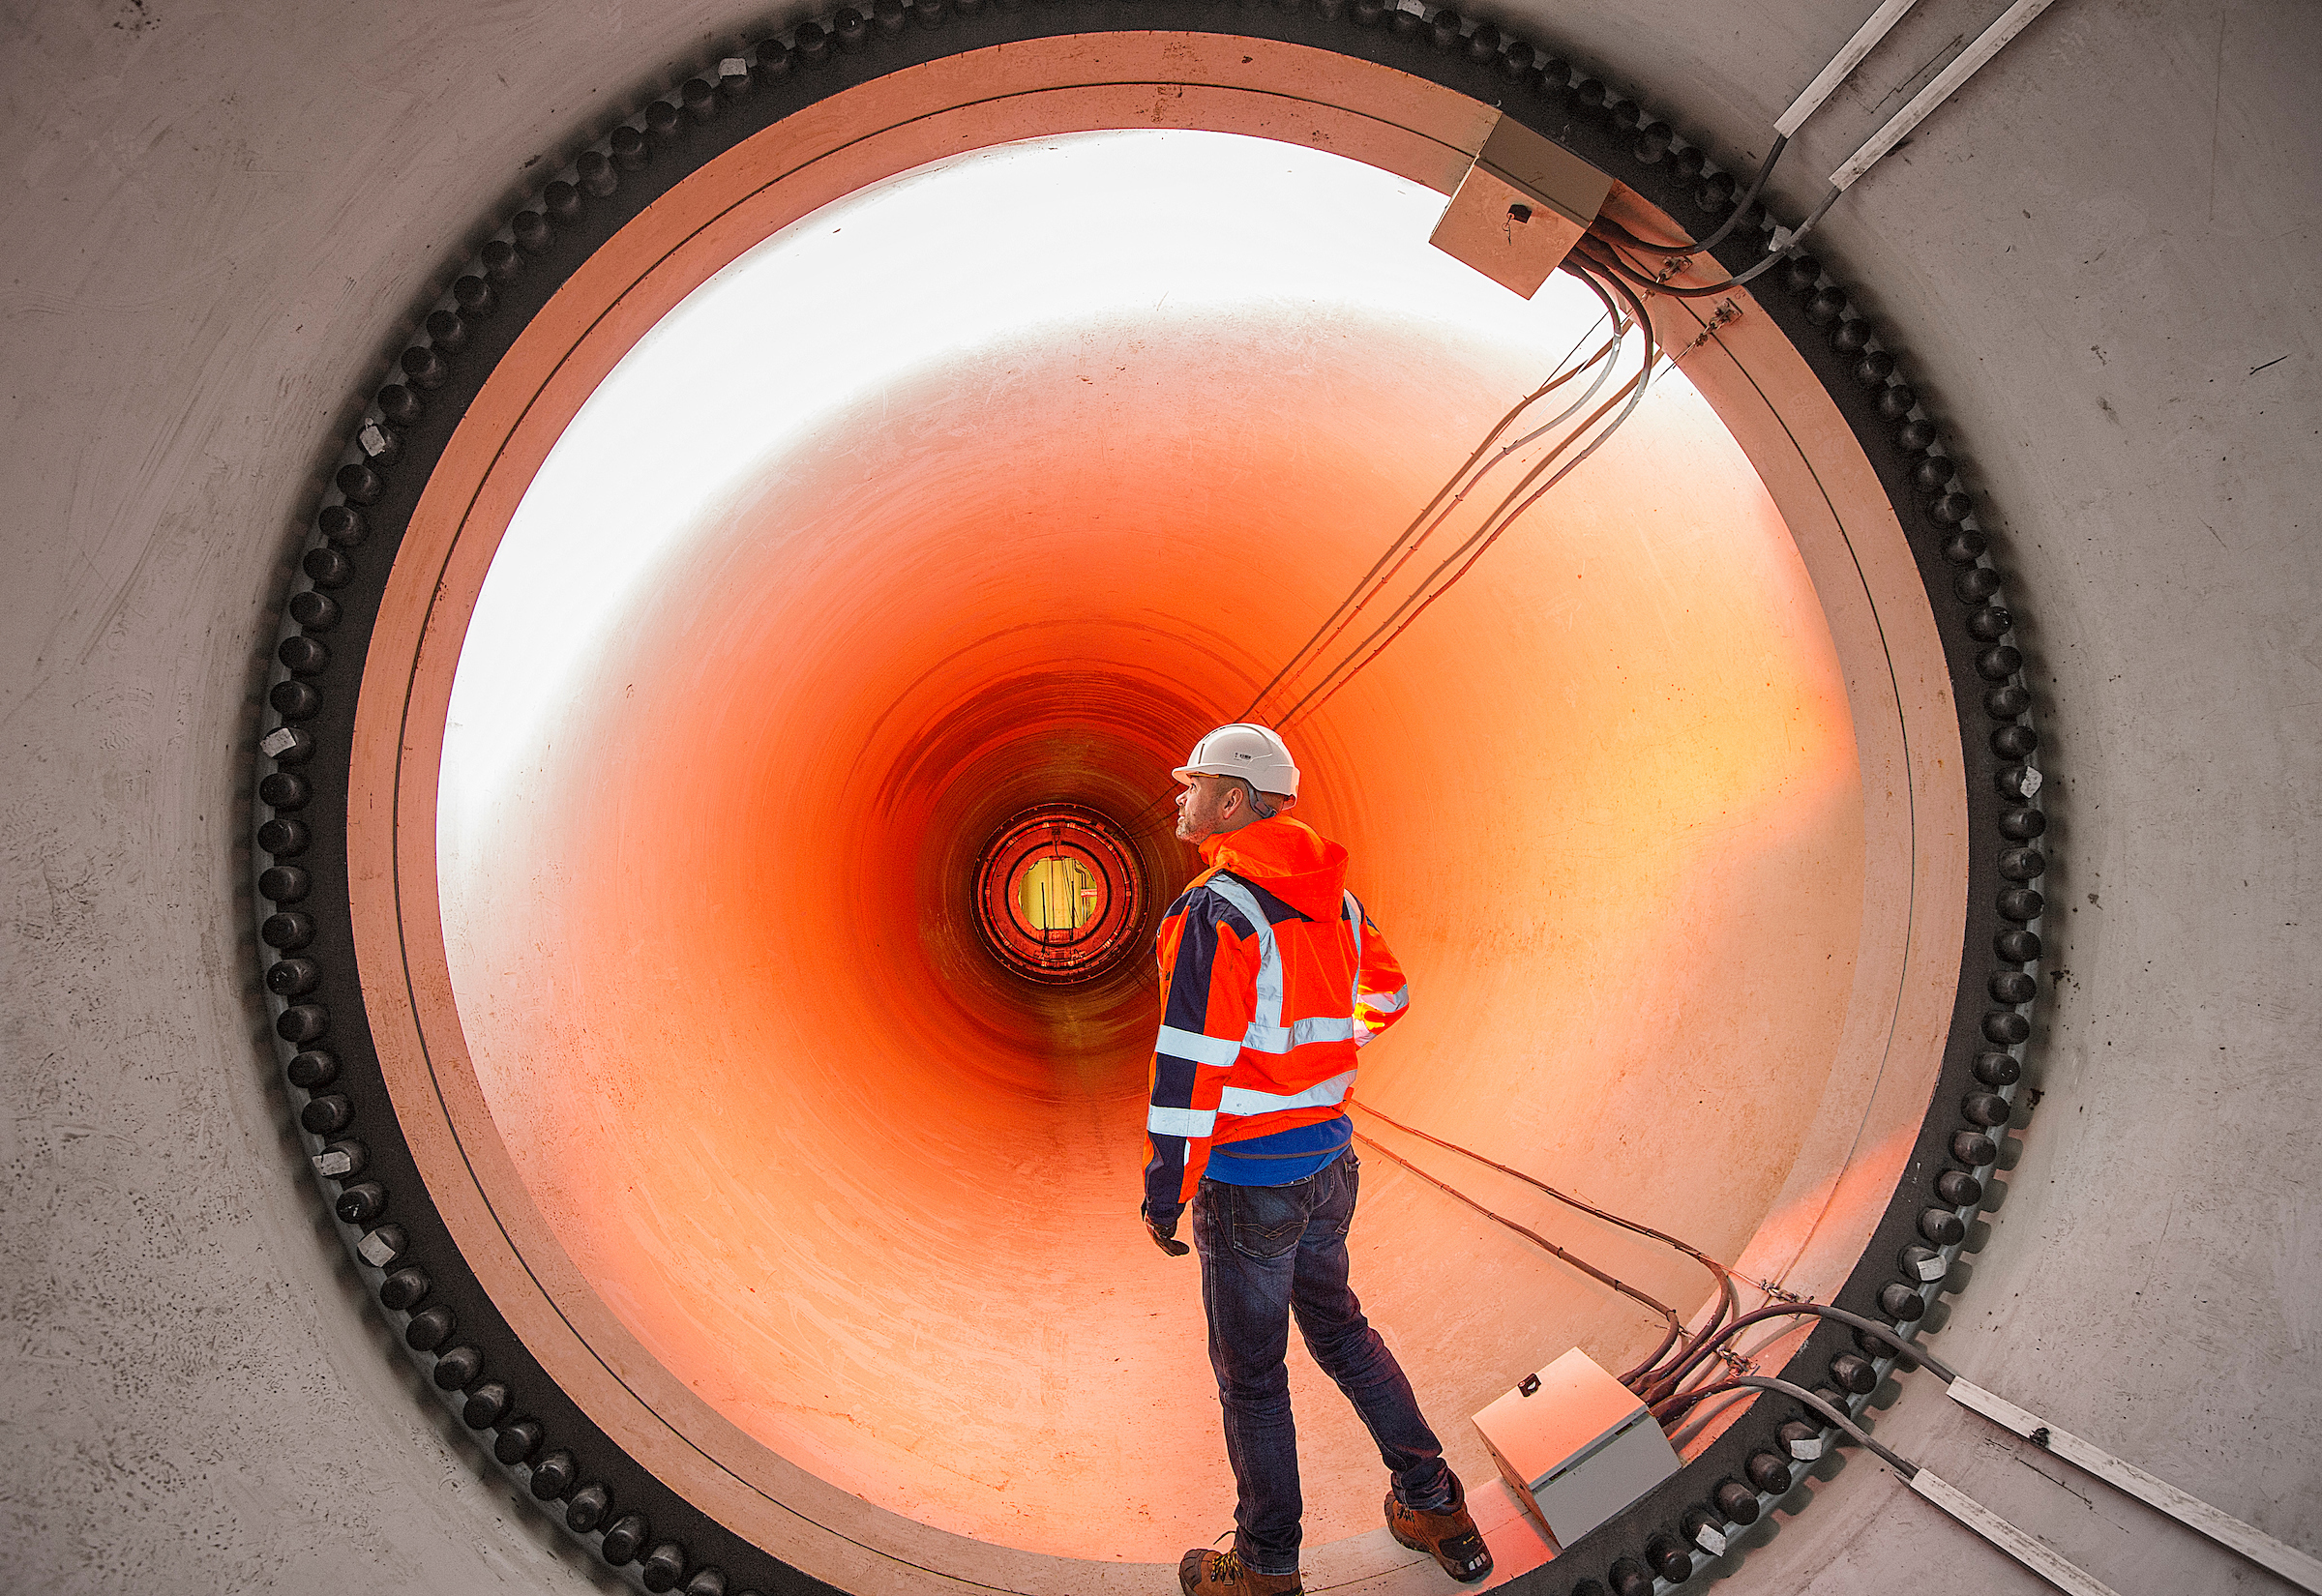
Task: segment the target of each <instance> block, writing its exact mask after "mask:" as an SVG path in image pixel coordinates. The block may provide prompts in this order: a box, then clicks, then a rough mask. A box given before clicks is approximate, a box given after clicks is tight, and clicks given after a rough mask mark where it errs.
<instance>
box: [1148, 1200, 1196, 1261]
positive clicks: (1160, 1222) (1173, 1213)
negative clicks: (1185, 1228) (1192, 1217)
mask: <svg viewBox="0 0 2322 1596" xmlns="http://www.w3.org/2000/svg"><path fill="white" fill-rule="evenodd" d="M1184 1211H1185V1205H1184V1204H1183V1203H1177V1204H1176V1205H1174V1206H1172V1207H1168V1208H1156V1207H1154V1206H1153V1205H1152V1203H1151V1202H1150V1201H1149V1200H1147V1201H1145V1202H1141V1203H1139V1204H1138V1205H1137V1212H1138V1214H1139V1215H1140V1216H1141V1217H1142V1218H1143V1219H1144V1220H1145V1229H1146V1234H1147V1235H1149V1236H1151V1237H1152V1238H1153V1245H1154V1246H1155V1247H1158V1248H1160V1249H1161V1251H1163V1252H1164V1253H1167V1254H1168V1255H1169V1256H1171V1257H1173V1258H1181V1257H1183V1256H1185V1255H1186V1254H1187V1253H1190V1252H1192V1251H1193V1249H1192V1248H1190V1247H1188V1246H1186V1245H1185V1244H1184V1243H1183V1242H1181V1241H1179V1240H1178V1239H1177V1216H1178V1215H1179V1214H1182V1213H1183V1212H1184Z"/></svg>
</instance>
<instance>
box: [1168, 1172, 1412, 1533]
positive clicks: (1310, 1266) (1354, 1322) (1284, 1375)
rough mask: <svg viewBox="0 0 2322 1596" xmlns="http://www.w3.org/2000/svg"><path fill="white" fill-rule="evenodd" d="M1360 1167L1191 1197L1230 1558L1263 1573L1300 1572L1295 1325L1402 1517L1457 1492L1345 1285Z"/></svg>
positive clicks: (1208, 1189)
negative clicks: (1226, 1491) (1231, 1526)
mask: <svg viewBox="0 0 2322 1596" xmlns="http://www.w3.org/2000/svg"><path fill="white" fill-rule="evenodd" d="M1360 1172H1361V1166H1360V1165H1359V1164H1358V1163H1357V1162H1356V1161H1355V1154H1354V1151H1353V1149H1351V1148H1350V1149H1349V1150H1348V1152H1347V1154H1346V1156H1344V1157H1343V1158H1340V1159H1339V1160H1337V1161H1336V1162H1335V1163H1332V1164H1330V1165H1329V1166H1327V1167H1324V1168H1321V1169H1318V1170H1316V1171H1315V1172H1314V1173H1313V1174H1311V1175H1308V1176H1307V1177H1306V1178H1305V1179H1304V1180H1300V1181H1295V1182H1293V1183H1292V1184H1290V1185H1288V1186H1228V1185H1226V1184H1224V1183H1223V1182H1221V1181H1215V1180H1208V1179H1204V1180H1203V1182H1202V1183H1201V1187H1200V1189H1199V1190H1198V1191H1197V1192H1196V1193H1195V1195H1194V1199H1193V1244H1194V1247H1195V1248H1196V1249H1197V1250H1198V1251H1199V1252H1200V1254H1201V1256H1202V1305H1203V1307H1205V1308H1206V1309H1207V1310H1208V1314H1209V1363H1210V1367H1211V1368H1213V1369H1215V1370H1216V1371H1217V1395H1218V1400H1219V1402H1220V1403H1221V1404H1224V1407H1225V1419H1226V1456H1227V1458H1228V1459H1229V1460H1230V1461H1231V1462H1232V1463H1233V1464H1234V1481H1235V1486H1236V1487H1237V1488H1238V1490H1239V1493H1240V1499H1239V1502H1238V1504H1237V1505H1236V1506H1235V1513H1234V1522H1235V1537H1234V1550H1235V1552H1238V1553H1239V1554H1240V1557H1241V1560H1242V1563H1243V1565H1244V1566H1246V1567H1248V1568H1251V1569H1254V1570H1255V1571H1257V1572H1258V1573H1260V1574H1295V1573H1296V1572H1297V1571H1298V1520H1299V1518H1300V1517H1301V1515H1302V1514H1303V1513H1304V1511H1305V1501H1304V1498H1303V1497H1301V1496H1300V1495H1299V1493H1298V1441H1297V1430H1296V1428H1295V1425H1294V1424H1293V1423H1292V1420H1291V1414H1290V1370H1289V1368H1288V1366H1287V1365H1286V1364H1285V1363H1284V1362H1283V1358H1284V1355H1285V1354H1286V1353H1287V1352H1288V1350H1289V1348H1290V1320H1291V1316H1292V1315H1294V1314H1295V1315H1296V1316H1297V1321H1298V1334H1299V1335H1301V1336H1302V1337H1304V1338H1305V1341H1306V1350H1307V1351H1308V1352H1310V1353H1312V1354H1313V1356H1314V1361H1315V1363H1316V1364H1317V1365H1319V1366H1320V1367H1321V1369H1322V1371H1323V1373H1324V1374H1328V1375H1329V1376H1330V1377H1331V1378H1332V1379H1333V1380H1336V1381H1337V1382H1338V1388H1339V1390H1341V1391H1343V1392H1345V1393H1346V1397H1347V1400H1348V1401H1349V1402H1351V1403H1353V1404H1355V1412H1356V1413H1358V1414H1360V1415H1361V1417H1362V1422H1363V1425H1364V1427H1365V1428H1367V1429H1368V1430H1369V1431H1370V1433H1371V1439H1372V1440H1374V1441H1376V1442H1377V1443H1378V1445H1379V1459H1380V1461H1381V1462H1382V1463H1385V1464H1386V1467H1387V1471H1388V1472H1389V1473H1390V1474H1391V1475H1392V1476H1393V1477H1394V1492H1395V1496H1396V1498H1397V1499H1398V1500H1399V1501H1401V1502H1403V1503H1404V1504H1405V1505H1406V1506H1409V1507H1414V1508H1419V1509H1421V1510H1425V1511H1440V1510H1442V1509H1443V1508H1445V1507H1447V1506H1449V1505H1450V1502H1451V1497H1452V1493H1453V1492H1454V1491H1455V1490H1456V1489H1457V1488H1456V1486H1455V1485H1454V1484H1453V1482H1452V1479H1451V1471H1450V1469H1449V1468H1447V1467H1445V1466H1444V1449H1443V1446H1442V1444H1441V1443H1440V1442H1439V1441H1437V1439H1436V1438H1435V1432H1434V1431H1432V1430H1430V1429H1428V1428H1427V1421H1426V1420H1425V1419H1424V1418H1422V1417H1421V1416H1420V1414H1419V1404H1418V1402H1417V1400H1416V1399H1415V1398H1414V1397H1413V1396H1412V1394H1411V1381H1409V1380H1408V1379H1406V1378H1404V1377H1403V1369H1402V1366H1401V1365H1400V1364H1398V1363H1396V1362H1395V1355H1394V1354H1393V1353H1392V1352H1389V1351H1388V1350H1387V1349H1386V1344H1385V1343H1384V1341H1382V1340H1380V1339H1379V1332H1378V1331H1376V1330H1374V1329H1372V1328H1371V1323H1370V1320H1368V1319H1366V1318H1364V1317H1363V1315H1362V1304H1361V1303H1359V1302H1357V1301H1356V1300H1355V1293H1354V1292H1353V1291H1352V1290H1350V1289H1349V1288H1348V1286H1347V1227H1348V1226H1349V1225H1351V1224H1352V1223H1353V1221H1354V1218H1355V1183H1356V1178H1357V1176H1358V1175H1359V1174H1360Z"/></svg>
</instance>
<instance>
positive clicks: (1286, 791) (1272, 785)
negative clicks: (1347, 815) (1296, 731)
mask: <svg viewBox="0 0 2322 1596" xmlns="http://www.w3.org/2000/svg"><path fill="white" fill-rule="evenodd" d="M1170 774H1171V775H1172V776H1174V777H1176V779H1177V780H1178V781H1180V782H1182V781H1183V780H1185V778H1186V777H1188V776H1238V777H1240V778H1241V779H1242V780H1243V781H1245V782H1247V783H1250V785H1252V786H1254V787H1256V788H1257V789H1258V790H1259V791H1260V792H1275V793H1280V794H1281V795H1282V796H1283V797H1285V798H1295V797H1296V796H1297V795H1298V767H1297V766H1296V765H1295V764H1293V763H1291V760H1290V749H1289V746H1288V745H1287V744H1285V743H1284V742H1283V741H1282V739H1281V738H1280V737H1279V736H1277V735H1276V734H1275V733H1274V732H1273V731H1272V730H1270V729H1269V728H1267V727H1265V726H1254V725H1250V724H1246V723H1244V722H1239V721H1236V722H1235V724H1232V725H1230V726H1219V727H1218V728H1217V729H1216V730H1215V731H1212V732H1211V733H1209V735H1208V736H1206V737H1205V738H1203V739H1202V740H1201V741H1200V742H1198V743H1196V744H1194V745H1193V753H1192V754H1190V755H1189V756H1188V757H1187V758H1186V760H1185V762H1184V763H1183V764H1181V765H1179V766H1178V767H1177V768H1176V769H1175V770H1173V771H1171V772H1170Z"/></svg>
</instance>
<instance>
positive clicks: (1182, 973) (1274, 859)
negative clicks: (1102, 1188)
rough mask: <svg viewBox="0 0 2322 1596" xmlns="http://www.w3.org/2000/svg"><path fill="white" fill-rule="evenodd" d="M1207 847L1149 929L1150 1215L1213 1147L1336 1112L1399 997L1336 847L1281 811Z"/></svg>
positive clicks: (1192, 1178)
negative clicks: (1202, 867)
mask: <svg viewBox="0 0 2322 1596" xmlns="http://www.w3.org/2000/svg"><path fill="white" fill-rule="evenodd" d="M1202 859H1203V861H1204V862H1205V863H1206V864H1207V865H1208V867H1209V868H1208V870H1206V871H1205V872H1203V873H1202V874H1200V875H1198V876H1196V877H1194V880H1193V883H1192V885H1190V886H1188V887H1187V888H1186V889H1185V891H1184V892H1183V894H1181V895H1180V896H1179V897H1178V899H1177V901H1176V902H1174V903H1172V904H1171V905H1170V906H1169V913H1168V915H1167V916H1166V917H1165V918H1164V919H1163V920H1162V922H1161V930H1160V933H1159V935H1158V936H1157V937H1156V938H1155V944H1156V947H1157V949H1158V951H1159V954H1160V962H1161V1034H1160V1036H1159V1038H1158V1039H1157V1040H1156V1042H1155V1043H1154V1047H1153V1080H1152V1087H1153V1089H1152V1103H1151V1107H1150V1108H1149V1110H1148V1112H1147V1115H1146V1140H1147V1141H1148V1142H1149V1144H1150V1145H1151V1148H1152V1157H1151V1159H1150V1161H1149V1162H1148V1163H1147V1164H1146V1170H1145V1191H1146V1205H1147V1206H1148V1207H1149V1208H1151V1209H1154V1210H1156V1211H1161V1212H1168V1211H1173V1210H1175V1209H1176V1208H1177V1207H1178V1206H1179V1205H1181V1204H1183V1203H1185V1202H1188V1201H1191V1200H1192V1197H1193V1193H1194V1188H1195V1187H1196V1186H1197V1185H1198V1184H1199V1183H1200V1181H1201V1178H1202V1172H1203V1169H1204V1167H1206V1165H1207V1163H1208V1160H1209V1156H1210V1149H1211V1148H1212V1147H1213V1146H1217V1147H1224V1146H1230V1145H1233V1144H1236V1143H1241V1142H1245V1141H1250V1140H1252V1139H1254V1138H1262V1137H1276V1136H1278V1135H1279V1134H1280V1133H1282V1132H1286V1131H1293V1130H1296V1129H1298V1128H1301V1127H1309V1126H1320V1125H1322V1123H1323V1122H1325V1121H1332V1120H1339V1121H1343V1120H1344V1118H1345V1115H1346V1109H1345V1108H1344V1107H1343V1105H1344V1104H1345V1102H1346V1099H1347V1097H1348V1094H1350V1093H1351V1092H1352V1091H1353V1090H1354V1089H1355V1050H1356V1049H1359V1048H1361V1047H1362V1046H1363V1045H1364V1044H1366V1043H1368V1042H1369V1041H1370V1040H1371V1038H1372V1037H1374V1036H1376V1035H1378V1034H1379V1033H1380V1032H1381V1031H1383V1030H1384V1029H1386V1027H1387V1026H1389V1025H1391V1024H1393V1023H1394V1022H1395V1021H1396V1020H1400V1019H1401V1018H1402V1017H1403V1014H1404V1011H1405V1009H1406V1007H1407V1005H1408V1004H1409V1001H1410V989H1409V988H1408V987H1407V986H1406V985H1405V984H1404V979H1403V967H1402V966H1401V965H1400V964H1398V963H1397V962H1396V961H1395V956H1394V954H1393V953H1392V952H1390V951H1389V950H1388V948H1387V945H1386V938H1385V937H1384V936H1382V935H1380V934H1379V928H1378V926H1376V925H1375V924H1373V923H1372V921H1371V919H1370V917H1369V916H1368V915H1366V914H1365V913H1364V912H1363V907H1362V904H1361V903H1360V902H1359V901H1357V900H1356V899H1355V895H1354V894H1353V893H1351V892H1349V891H1347V887H1346V879H1347V850H1346V849H1345V848H1343V847H1341V846H1339V845H1338V844H1337V843H1336V842H1330V841H1328V840H1327V839H1325V838H1324V837H1322V836H1321V835H1319V834H1318V833H1317V832H1316V831H1315V830H1314V828H1313V827H1311V826H1309V825H1307V824H1305V823H1304V822H1303V821H1299V820H1293V819H1291V818H1289V817H1288V816H1278V817H1276V818H1274V819H1271V820H1260V821H1256V822H1254V823H1253V824H1251V825H1248V826H1244V827H1243V828H1242V829H1241V830H1239V831H1234V832H1227V833H1224V834H1222V835H1220V836H1216V837H1212V838H1210V839H1209V840H1208V841H1206V842H1204V843H1202ZM1334 1129H1335V1130H1336V1131H1337V1132H1338V1135H1337V1136H1336V1137H1335V1138H1330V1137H1328V1136H1321V1137H1301V1138H1282V1139H1283V1140H1285V1141H1297V1142H1302V1143H1310V1144H1325V1143H1328V1142H1330V1141H1332V1140H1333V1139H1334V1140H1335V1144H1336V1145H1338V1146H1343V1145H1345V1139H1346V1138H1345V1131H1346V1129H1347V1128H1346V1127H1345V1126H1344V1125H1343V1124H1342V1125H1339V1126H1336V1127H1334ZM1283 1156H1289V1155H1283ZM1248 1183H1250V1184H1265V1182H1264V1181H1257V1182H1248Z"/></svg>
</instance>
